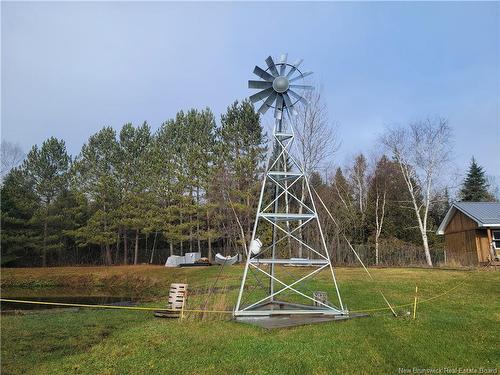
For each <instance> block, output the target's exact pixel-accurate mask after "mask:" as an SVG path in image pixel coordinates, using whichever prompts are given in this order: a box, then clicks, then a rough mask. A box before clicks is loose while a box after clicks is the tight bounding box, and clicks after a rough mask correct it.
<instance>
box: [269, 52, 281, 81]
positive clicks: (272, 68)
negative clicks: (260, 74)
mask: <svg viewBox="0 0 500 375" xmlns="http://www.w3.org/2000/svg"><path fill="white" fill-rule="evenodd" d="M266 64H267V67H268V68H269V70H270V71H271V73H272V74H273V75H274V76H275V77H277V76H279V73H278V69H276V65H275V64H274V60H273V58H272V57H271V56H269V57H268V58H267V59H266Z"/></svg>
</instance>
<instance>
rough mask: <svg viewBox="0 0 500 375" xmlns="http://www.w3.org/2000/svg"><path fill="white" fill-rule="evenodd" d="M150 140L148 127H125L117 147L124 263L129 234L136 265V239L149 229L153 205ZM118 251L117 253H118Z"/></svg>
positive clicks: (137, 248) (137, 251)
mask: <svg viewBox="0 0 500 375" xmlns="http://www.w3.org/2000/svg"><path fill="white" fill-rule="evenodd" d="M151 145H152V136H151V130H150V127H149V125H148V124H147V123H144V124H143V125H142V126H139V127H137V128H135V127H134V126H133V125H132V124H126V125H124V126H123V127H122V129H121V131H120V137H119V143H118V147H117V153H118V155H117V158H116V174H117V180H118V184H119V195H120V207H119V209H118V225H119V228H120V230H121V232H122V233H123V236H124V255H123V258H124V263H125V264H127V257H128V249H127V248H128V233H129V231H130V230H132V232H133V235H134V264H137V263H138V261H139V235H140V233H141V232H142V231H143V230H144V229H145V228H146V227H148V224H149V223H148V215H147V213H148V212H149V210H150V208H151V206H152V203H151V199H152V197H151V194H150V189H149V187H150V186H151V183H152V179H153V175H152V173H151V171H152V147H151ZM117 250H118V249H117Z"/></svg>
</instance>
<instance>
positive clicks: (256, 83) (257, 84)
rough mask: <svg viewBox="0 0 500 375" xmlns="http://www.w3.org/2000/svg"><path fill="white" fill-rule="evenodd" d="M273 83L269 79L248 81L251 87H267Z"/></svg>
mask: <svg viewBox="0 0 500 375" xmlns="http://www.w3.org/2000/svg"><path fill="white" fill-rule="evenodd" d="M272 85H273V83H272V82H269V81H253V80H249V81H248V88H249V89H267V88H269V87H271V86H272Z"/></svg>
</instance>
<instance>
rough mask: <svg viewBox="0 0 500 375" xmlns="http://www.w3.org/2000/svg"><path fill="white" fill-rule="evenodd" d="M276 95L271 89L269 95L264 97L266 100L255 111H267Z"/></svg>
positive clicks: (263, 112)
mask: <svg viewBox="0 0 500 375" xmlns="http://www.w3.org/2000/svg"><path fill="white" fill-rule="evenodd" d="M277 95H278V93H277V92H275V91H273V93H272V94H271V95H269V97H268V98H267V99H266V101H265V102H264V103H263V104H262V105H261V106H260V108H259V110H258V111H257V112H259V113H262V114H263V115H264V114H265V113H266V112H267V110H268V109H269V108H271V105H272V104H273V102H274V99H276V96H277Z"/></svg>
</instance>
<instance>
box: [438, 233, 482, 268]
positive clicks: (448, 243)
mask: <svg viewBox="0 0 500 375" xmlns="http://www.w3.org/2000/svg"><path fill="white" fill-rule="evenodd" d="M444 246H445V249H446V261H447V262H451V263H459V264H462V265H464V266H466V265H476V264H478V257H477V247H476V230H475V229H472V230H467V231H462V232H455V233H449V234H445V235H444Z"/></svg>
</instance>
